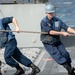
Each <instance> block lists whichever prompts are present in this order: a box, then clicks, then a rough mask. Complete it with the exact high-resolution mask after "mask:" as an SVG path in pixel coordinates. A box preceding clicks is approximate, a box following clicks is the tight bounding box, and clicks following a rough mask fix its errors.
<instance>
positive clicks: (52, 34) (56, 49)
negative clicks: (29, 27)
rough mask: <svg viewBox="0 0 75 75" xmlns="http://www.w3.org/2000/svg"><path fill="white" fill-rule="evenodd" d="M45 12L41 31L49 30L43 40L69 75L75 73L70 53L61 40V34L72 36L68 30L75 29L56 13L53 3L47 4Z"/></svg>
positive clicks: (43, 35)
mask: <svg viewBox="0 0 75 75" xmlns="http://www.w3.org/2000/svg"><path fill="white" fill-rule="evenodd" d="M45 12H46V16H45V17H44V18H43V19H42V20H41V23H40V25H41V32H48V34H41V41H42V43H43V45H44V47H45V49H46V50H47V51H48V53H49V54H50V55H51V56H52V58H53V59H54V60H55V61H56V62H57V63H58V64H60V65H62V66H64V67H65V68H66V69H67V71H68V75H75V73H74V68H73V67H72V66H71V58H70V55H69V53H68V52H67V50H66V49H65V47H64V45H63V43H62V42H61V40H60V35H62V36H70V34H69V33H68V32H70V33H73V34H75V30H74V29H72V28H71V27H69V26H67V25H66V24H65V23H64V22H63V21H62V20H60V19H59V18H57V17H56V16H55V15H54V14H55V6H53V5H52V4H50V3H49V4H46V7H45ZM61 29H64V30H65V32H64V31H61ZM67 31H68V32H67Z"/></svg>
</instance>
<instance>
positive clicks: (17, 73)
mask: <svg viewBox="0 0 75 75" xmlns="http://www.w3.org/2000/svg"><path fill="white" fill-rule="evenodd" d="M16 69H17V71H16V73H14V75H21V74H24V73H25V72H24V70H23V69H22V68H21V67H20V66H19V65H17V66H16Z"/></svg>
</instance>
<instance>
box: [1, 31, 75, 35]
mask: <svg viewBox="0 0 75 75" xmlns="http://www.w3.org/2000/svg"><path fill="white" fill-rule="evenodd" d="M0 32H17V31H14V30H0ZM20 33H36V34H48V32H35V31H20ZM70 36H75V34H70Z"/></svg>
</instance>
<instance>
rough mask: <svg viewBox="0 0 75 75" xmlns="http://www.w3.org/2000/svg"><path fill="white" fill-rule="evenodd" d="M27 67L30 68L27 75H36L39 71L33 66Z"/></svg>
mask: <svg viewBox="0 0 75 75" xmlns="http://www.w3.org/2000/svg"><path fill="white" fill-rule="evenodd" d="M29 67H31V68H32V71H31V73H29V74H28V75H36V74H37V73H39V72H40V69H39V68H38V67H37V66H35V65H34V64H31V65H30V66H29Z"/></svg>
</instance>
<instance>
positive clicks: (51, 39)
mask: <svg viewBox="0 0 75 75" xmlns="http://www.w3.org/2000/svg"><path fill="white" fill-rule="evenodd" d="M43 21H44V22H45V23H47V25H48V26H51V24H50V22H49V21H47V17H45V18H44V19H43ZM55 23H56V24H57V23H58V25H59V21H56V20H55V21H54V23H53V24H54V25H53V27H52V28H53V30H56V31H60V30H61V28H60V26H56V25H55ZM41 32H45V31H44V29H43V28H42V27H41ZM40 38H41V41H42V42H44V43H50V44H54V43H56V42H58V41H59V40H60V37H59V36H53V35H52V36H51V35H50V34H41V35H40Z"/></svg>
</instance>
